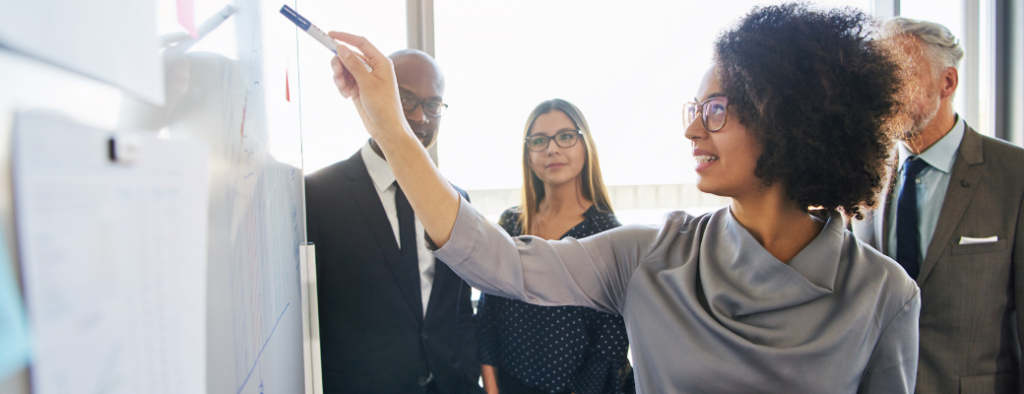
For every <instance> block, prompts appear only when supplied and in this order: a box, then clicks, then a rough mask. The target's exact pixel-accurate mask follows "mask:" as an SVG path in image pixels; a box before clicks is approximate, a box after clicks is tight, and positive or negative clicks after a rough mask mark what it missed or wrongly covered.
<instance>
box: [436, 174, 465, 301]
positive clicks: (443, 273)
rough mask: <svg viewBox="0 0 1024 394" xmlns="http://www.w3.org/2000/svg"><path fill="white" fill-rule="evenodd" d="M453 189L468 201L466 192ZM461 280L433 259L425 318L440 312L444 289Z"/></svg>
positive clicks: (443, 264)
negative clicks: (432, 278)
mask: <svg viewBox="0 0 1024 394" xmlns="http://www.w3.org/2000/svg"><path fill="white" fill-rule="evenodd" d="M452 187H455V185H452ZM455 190H456V191H458V192H459V194H461V195H462V198H465V199H467V201H468V199H469V196H468V195H466V192H464V191H462V189H459V188H458V187H455ZM461 281H462V278H460V277H459V275H457V274H456V273H455V271H452V269H451V268H448V264H445V263H444V262H443V261H441V260H440V259H436V258H435V259H434V283H433V284H432V285H431V286H430V298H429V301H427V314H426V316H427V320H433V319H435V317H434V316H437V314H438V313H440V312H438V311H437V308H438V307H440V305H441V301H440V298H441V297H442V296H443V294H442V293H443V292H444V291H445V289H459V288H460V287H461V286H462V283H461ZM456 308H458V302H456ZM458 313H459V311H458V309H456V311H455V314H456V315H458Z"/></svg>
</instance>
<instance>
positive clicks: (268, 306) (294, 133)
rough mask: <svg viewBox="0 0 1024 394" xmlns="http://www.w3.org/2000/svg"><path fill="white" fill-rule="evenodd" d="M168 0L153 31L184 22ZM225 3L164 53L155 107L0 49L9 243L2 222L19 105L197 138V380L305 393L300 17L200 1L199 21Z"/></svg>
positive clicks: (20, 385) (221, 389)
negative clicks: (201, 222)
mask: <svg viewBox="0 0 1024 394" xmlns="http://www.w3.org/2000/svg"><path fill="white" fill-rule="evenodd" d="M62 1H68V2H72V1H75V0H62ZM89 1H91V0H89ZM75 2H76V3H81V2H87V1H75ZM176 3H177V1H176V0H157V5H156V10H157V24H158V26H159V27H158V33H159V34H161V35H167V34H170V33H174V32H179V31H184V28H182V27H181V26H180V25H178V24H177V13H176V11H177V10H176ZM228 3H230V4H231V5H232V6H233V7H234V8H235V10H236V12H235V13H234V15H232V16H231V17H230V18H229V19H228V20H227V21H226V22H224V23H223V24H222V25H221V26H220V27H218V28H217V29H216V30H214V31H213V32H212V33H210V34H209V35H208V36H206V37H205V38H204V39H203V40H202V41H200V42H198V43H197V44H195V45H194V46H191V48H190V49H189V50H188V52H187V53H184V54H180V56H177V55H174V54H170V55H169V54H168V53H167V52H165V53H164V55H165V56H164V58H163V59H162V62H163V68H164V70H165V77H164V78H163V80H162V81H159V82H160V83H161V84H162V85H163V86H164V87H165V89H164V91H165V101H166V105H164V106H154V105H152V104H150V103H149V102H147V101H144V100H139V99H137V98H136V97H137V96H138V95H137V94H136V93H135V92H132V91H129V90H126V89H122V88H120V87H119V86H117V85H114V84H111V83H110V82H109V81H103V80H99V79H93V78H91V77H88V76H83V75H82V74H81V73H79V72H75V71H70V70H68V69H65V68H63V67H61V66H59V65H56V64H53V63H49V62H45V61H40V60H39V59H38V57H36V56H32V55H29V54H25V53H21V52H19V51H17V50H16V49H13V48H0V69H3V70H5V72H4V73H0V86H4V87H5V88H4V89H0V148H2V149H0V178H4V179H0V221H2V225H3V228H4V229H11V231H10V232H7V233H6V234H5V237H4V241H5V242H6V243H7V246H8V247H9V248H11V254H12V256H16V255H17V253H18V251H17V249H16V244H15V242H14V241H13V235H7V234H13V228H14V226H13V223H14V219H13V214H12V210H11V206H12V205H11V201H10V199H11V194H12V191H11V190H10V188H9V184H10V183H9V179H7V178H6V177H8V175H7V174H8V173H9V170H7V168H8V167H7V166H8V165H9V157H10V149H9V147H10V132H11V124H12V123H13V115H12V114H13V113H15V112H16V111H25V110H33V109H41V110H45V111H48V112H53V113H57V114H59V115H61V116H65V117H67V118H68V119H71V120H74V121H76V122H79V123H81V124H83V125H86V126H90V127H95V128H102V129H109V130H114V129H142V130H146V131H148V132H149V133H152V134H153V135H157V136H159V137H160V138H166V139H171V140H181V141H200V142H203V143H205V144H206V145H207V146H209V150H210V156H209V168H210V170H209V179H210V184H209V186H210V187H209V205H208V211H209V213H208V217H209V219H208V224H209V227H208V239H207V241H208V247H207V260H208V267H207V282H206V294H207V302H206V310H207V312H206V313H207V319H206V320H207V325H206V342H207V345H206V360H207V362H206V365H207V371H206V382H205V386H206V392H208V393H238V394H241V393H301V392H303V391H304V379H303V378H304V373H303V361H304V360H303V342H302V341H303V336H302V322H303V317H302V314H301V301H300V283H299V281H300V277H299V273H300V272H299V269H300V252H299V251H300V245H303V244H304V243H305V220H304V219H305V213H304V211H303V201H304V199H303V197H302V196H303V194H302V193H303V189H302V187H303V183H302V182H303V171H302V167H301V166H302V146H301V133H300V129H299V127H300V124H299V103H298V92H297V82H298V75H297V66H296V40H297V36H296V29H295V27H294V25H293V24H291V23H290V22H288V20H287V19H285V18H283V17H281V16H280V15H279V14H278V13H277V12H278V9H279V8H280V7H281V4H282V3H281V2H265V1H260V0H237V1H230V2H229V1H218V0H195V2H194V10H195V21H196V24H200V23H202V22H203V21H205V20H206V19H207V18H208V17H210V16H211V15H214V14H215V13H217V12H218V11H220V10H221V9H222V8H223V7H224V6H225V5H226V4H228ZM286 3H287V4H289V5H290V6H292V7H294V6H295V4H294V1H288V2H286ZM168 21H170V22H168ZM171 55H174V56H171ZM15 261H16V260H15ZM15 268H17V267H15ZM19 379H20V380H19ZM25 382H27V373H25V372H23V373H22V375H21V377H20V378H19V377H16V378H14V379H13V380H11V381H8V382H0V392H8V391H9V392H19V393H27V392H28V391H27V388H28V387H27V384H26V383H25Z"/></svg>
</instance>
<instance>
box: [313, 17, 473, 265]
mask: <svg viewBox="0 0 1024 394" xmlns="http://www.w3.org/2000/svg"><path fill="white" fill-rule="evenodd" d="M330 36H331V37H333V38H334V39H336V40H338V41H341V42H344V43H346V44H350V45H352V46H354V47H356V48H358V49H359V51H360V52H362V53H361V54H360V53H357V52H355V51H353V50H352V49H350V48H349V47H347V46H345V45H338V48H337V52H338V56H336V57H335V58H334V59H333V60H332V61H331V66H332V67H333V68H334V83H335V85H337V86H338V91H339V92H341V95H342V96H344V97H346V98H352V101H353V102H354V103H355V105H356V110H357V111H358V112H359V116H360V117H361V118H362V120H363V125H364V126H365V127H366V131H367V132H369V133H370V137H371V138H373V140H374V141H376V142H377V145H379V146H380V149H381V150H382V151H383V152H384V157H386V158H387V161H388V164H389V165H390V166H391V171H392V172H394V174H395V179H396V180H398V184H399V185H400V186H401V187H402V190H403V191H404V192H405V195H406V197H407V198H408V199H409V204H410V205H412V209H413V211H415V212H416V216H417V217H418V218H419V219H420V222H422V223H423V228H424V229H425V230H426V231H427V234H429V235H430V238H431V239H432V240H433V241H434V244H435V245H437V247H441V246H444V244H445V243H447V242H448V239H449V238H450V237H451V234H452V227H453V226H454V225H455V219H456V217H457V215H458V212H459V199H460V198H461V197H460V196H459V193H458V192H456V191H455V189H454V188H452V186H451V185H450V184H448V181H446V180H445V179H444V177H443V176H441V173H440V172H439V171H438V170H437V167H435V166H434V163H433V162H432V161H430V156H428V155H427V151H426V150H425V149H424V148H423V145H421V144H420V142H419V140H417V139H416V137H415V135H413V133H412V130H411V129H410V128H409V124H408V123H407V122H406V120H405V115H404V113H403V111H402V104H401V101H400V100H399V97H398V82H397V80H396V78H395V68H394V65H393V64H392V63H391V59H389V58H388V57H387V56H384V55H383V54H382V53H380V51H378V50H377V48H376V47H374V46H373V44H371V43H370V42H369V41H367V40H366V38H363V37H360V36H356V35H352V34H348V33H340V32H333V31H332V32H330ZM363 62H365V63H366V65H368V66H370V68H372V69H373V71H369V70H367V68H366V66H364V65H363Z"/></svg>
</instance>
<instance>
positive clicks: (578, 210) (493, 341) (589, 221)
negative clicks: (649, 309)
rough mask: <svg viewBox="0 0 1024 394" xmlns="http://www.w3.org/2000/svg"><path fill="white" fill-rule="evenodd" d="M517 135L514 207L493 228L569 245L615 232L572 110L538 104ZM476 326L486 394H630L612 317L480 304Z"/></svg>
mask: <svg viewBox="0 0 1024 394" xmlns="http://www.w3.org/2000/svg"><path fill="white" fill-rule="evenodd" d="M523 134H524V138H523V179H524V182H523V200H522V204H520V205H519V206H518V207H513V208H509V209H508V210H506V211H505V212H504V213H503V214H502V215H501V219H499V221H498V224H499V225H501V227H502V228H503V229H504V230H505V232H507V233H508V235H509V236H513V237H516V236H520V235H534V236H538V237H541V238H544V239H553V240H558V239H562V238H565V237H573V238H577V239H579V238H583V237H587V236H590V235H593V234H597V233H599V232H602V231H605V230H608V229H611V228H615V227H619V226H621V225H622V224H621V223H619V220H618V219H616V218H615V214H614V213H613V212H612V209H611V205H610V204H609V202H608V192H607V191H606V190H605V187H604V182H603V181H602V179H601V165H600V162H599V160H598V158H597V149H596V148H595V145H594V139H593V138H592V137H591V136H590V128H589V127H588V126H587V121H586V119H585V118H584V117H583V114H582V113H581V112H580V110H579V109H578V108H576V106H574V105H572V104H571V103H569V102H568V101H565V100H560V99H554V100H548V101H545V102H543V103H540V105H538V106H537V107H536V108H535V109H534V110H533V112H532V113H531V114H530V117H529V118H528V119H527V121H526V128H525V131H524V132H523ZM476 318H477V337H478V339H479V341H480V347H479V356H480V362H481V363H483V376H484V388H486V389H487V391H488V392H489V393H495V392H499V391H500V392H502V393H547V394H549V393H568V392H573V393H579V394H587V393H595V394H600V393H622V392H624V389H625V392H633V391H634V388H633V383H632V380H633V379H632V370H631V368H629V366H628V361H627V360H626V349H627V348H628V347H629V340H628V339H627V338H626V325H625V323H624V322H623V320H622V317H621V316H617V315H613V314H610V313H605V312H600V311H597V310H596V309H592V308H586V307H578V306H556V307H549V306H537V305H532V304H528V303H525V302H523V301H518V300H513V299H509V298H505V297H501V296H495V295H488V294H484V295H483V296H482V297H481V298H480V304H479V306H478V309H477V316H476ZM627 381H628V383H627ZM624 385H625V387H624Z"/></svg>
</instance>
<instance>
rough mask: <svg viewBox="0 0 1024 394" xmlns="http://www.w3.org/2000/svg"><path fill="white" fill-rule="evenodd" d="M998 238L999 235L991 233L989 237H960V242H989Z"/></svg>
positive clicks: (971, 243) (967, 243)
mask: <svg viewBox="0 0 1024 394" xmlns="http://www.w3.org/2000/svg"><path fill="white" fill-rule="evenodd" d="M998 240H999V236H998V235H993V236H991V237H984V238H974V237H960V244H961V245H974V244H989V243H993V242H996V241H998Z"/></svg>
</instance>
